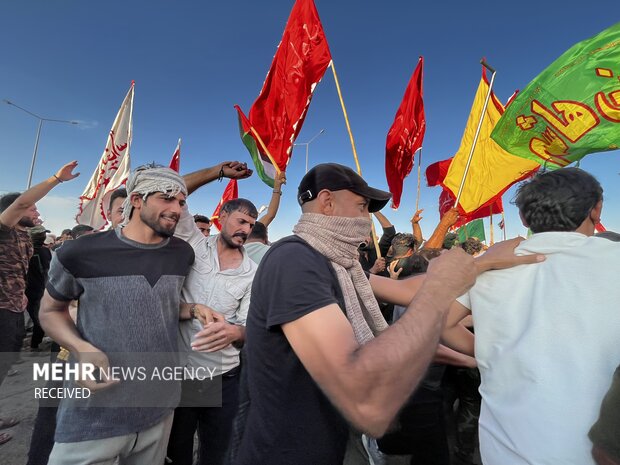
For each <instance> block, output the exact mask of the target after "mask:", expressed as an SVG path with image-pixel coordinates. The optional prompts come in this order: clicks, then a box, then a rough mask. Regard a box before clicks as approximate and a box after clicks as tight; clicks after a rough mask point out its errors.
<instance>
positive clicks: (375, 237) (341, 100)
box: [330, 60, 381, 258]
mask: <svg viewBox="0 0 620 465" xmlns="http://www.w3.org/2000/svg"><path fill="white" fill-rule="evenodd" d="M330 66H331V68H332V73H333V74H334V81H335V82H336V90H337V91H338V98H339V99H340V106H341V107H342V114H343V115H344V122H345V124H346V125H347V131H348V133H349V139H350V140H351V148H352V149H353V158H354V159H355V167H356V168H357V174H359V175H360V176H361V175H362V168H361V167H360V162H359V159H358V158H357V150H356V149H355V140H354V139H353V132H352V131H351V124H349V116H348V115H347V109H346V107H345V106H344V99H343V98H342V92H341V91H340V82H339V81H338V75H337V74H336V67H335V66H334V60H332V62H331V65H330ZM370 220H371V221H370V225H371V229H372V239H373V242H374V243H375V251H376V252H377V258H381V249H379V240H378V239H377V231H376V230H375V222H374V221H372V215H371V216H370Z"/></svg>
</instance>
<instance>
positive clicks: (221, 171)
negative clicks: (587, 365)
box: [183, 161, 252, 194]
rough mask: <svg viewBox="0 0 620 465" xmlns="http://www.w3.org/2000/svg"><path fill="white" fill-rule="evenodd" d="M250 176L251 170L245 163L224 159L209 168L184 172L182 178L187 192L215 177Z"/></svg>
mask: <svg viewBox="0 0 620 465" xmlns="http://www.w3.org/2000/svg"><path fill="white" fill-rule="evenodd" d="M250 176H252V170H251V169H249V168H248V166H247V164H245V163H241V162H239V161H225V162H222V163H219V164H217V165H215V166H211V167H209V168H203V169H201V170H198V171H194V172H192V173H189V174H186V175H184V176H183V180H184V181H185V184H186V186H187V192H188V194H191V193H192V192H194V191H195V190H196V189H198V188H200V187H202V186H204V185H205V184H208V183H210V182H212V181H215V180H216V179H221V178H230V179H245V178H249V177H250Z"/></svg>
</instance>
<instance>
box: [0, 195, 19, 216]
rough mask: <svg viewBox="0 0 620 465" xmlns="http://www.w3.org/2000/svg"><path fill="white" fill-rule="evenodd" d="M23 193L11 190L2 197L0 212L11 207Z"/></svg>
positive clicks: (0, 199)
mask: <svg viewBox="0 0 620 465" xmlns="http://www.w3.org/2000/svg"><path fill="white" fill-rule="evenodd" d="M20 195H21V194H20V193H19V192H9V193H8V194H4V195H3V196H2V197H0V213H2V212H3V211H4V210H6V209H7V208H9V207H10V206H11V205H12V204H13V202H15V201H16V200H17V197H19V196H20Z"/></svg>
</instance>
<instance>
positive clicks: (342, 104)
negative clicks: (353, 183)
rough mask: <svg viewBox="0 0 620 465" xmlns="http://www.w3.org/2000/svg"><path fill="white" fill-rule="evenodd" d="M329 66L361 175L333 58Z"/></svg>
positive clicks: (360, 172) (360, 171) (356, 164)
mask: <svg viewBox="0 0 620 465" xmlns="http://www.w3.org/2000/svg"><path fill="white" fill-rule="evenodd" d="M331 67H332V73H334V81H336V90H337V91H338V98H339V99H340V106H341V107H342V113H343V114H344V122H345V124H346V125H347V131H348V132H349V139H350V140H351V147H352V148H353V158H354V159H355V166H356V167H357V174H359V175H360V176H361V175H362V168H360V162H359V160H358V158H357V150H355V141H354V140H353V133H352V132H351V125H350V124H349V116H348V115H347V109H346V108H345V106H344V100H343V98H342V92H341V91H340V82H339V81H338V75H337V74H336V67H335V66H334V60H332V63H331Z"/></svg>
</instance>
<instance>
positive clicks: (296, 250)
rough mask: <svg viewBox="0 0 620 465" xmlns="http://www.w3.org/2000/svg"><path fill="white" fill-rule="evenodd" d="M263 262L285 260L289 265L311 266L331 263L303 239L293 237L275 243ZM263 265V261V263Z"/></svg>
mask: <svg viewBox="0 0 620 465" xmlns="http://www.w3.org/2000/svg"><path fill="white" fill-rule="evenodd" d="M263 260H267V261H268V262H269V261H272V262H273V261H276V260H285V261H286V262H288V263H295V264H296V266H297V264H309V263H315V262H322V263H329V261H328V260H327V258H325V256H323V255H321V253H319V252H318V251H317V250H315V249H314V248H313V247H312V246H311V245H310V244H308V243H307V242H306V241H304V240H303V239H302V238H301V237H299V236H295V235H291V236H286V237H283V238H282V239H280V240H279V241H277V242H274V243H273V244H272V245H271V247H270V248H269V250H268V251H267V253H266V254H265V256H264V257H263ZM261 264H262V261H261Z"/></svg>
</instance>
